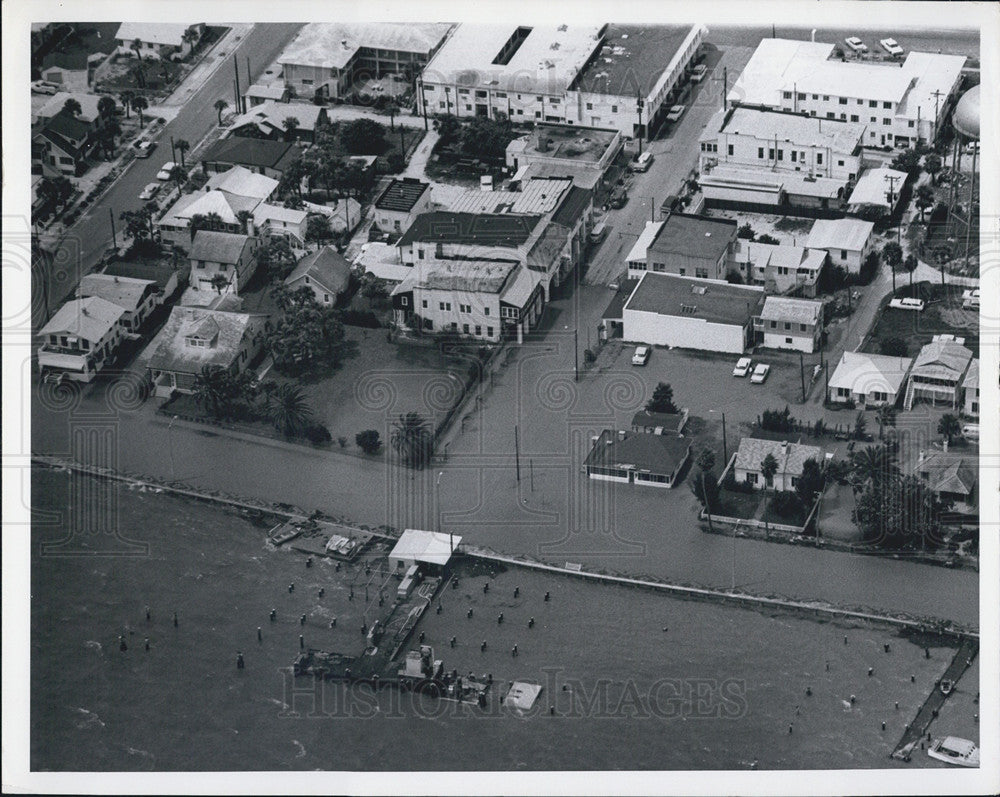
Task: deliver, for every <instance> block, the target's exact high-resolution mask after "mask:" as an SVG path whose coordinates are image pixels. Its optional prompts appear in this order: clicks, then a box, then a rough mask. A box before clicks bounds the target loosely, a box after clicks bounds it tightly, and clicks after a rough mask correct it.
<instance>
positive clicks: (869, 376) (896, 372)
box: [826, 351, 913, 407]
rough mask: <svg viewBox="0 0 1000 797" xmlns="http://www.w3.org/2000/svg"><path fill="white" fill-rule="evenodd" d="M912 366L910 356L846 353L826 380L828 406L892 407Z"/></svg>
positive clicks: (859, 352)
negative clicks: (852, 404) (827, 382)
mask: <svg viewBox="0 0 1000 797" xmlns="http://www.w3.org/2000/svg"><path fill="white" fill-rule="evenodd" d="M912 365H913V358H912V357H890V356H889V355H887V354H866V353H865V352H861V351H845V352H844V353H843V354H842V355H841V356H840V362H838V363H837V367H836V368H835V369H834V371H833V375H832V376H831V377H830V379H829V384H828V389H827V396H826V397H827V400H828V401H829V402H830V403H831V404H850V403H851V402H854V404H855V405H857V406H859V407H881V406H886V405H888V406H890V407H894V406H895V405H896V400H897V398H898V397H899V391H900V390H901V389H902V387H903V384H904V383H905V382H906V377H907V375H908V374H909V373H910V366H912Z"/></svg>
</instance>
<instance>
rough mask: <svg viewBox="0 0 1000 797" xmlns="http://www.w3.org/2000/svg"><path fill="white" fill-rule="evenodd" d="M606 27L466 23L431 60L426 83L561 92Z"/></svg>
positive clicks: (460, 26)
mask: <svg viewBox="0 0 1000 797" xmlns="http://www.w3.org/2000/svg"><path fill="white" fill-rule="evenodd" d="M602 27H603V26H602V25H597V24H579V25H578V24H571V25H567V24H564V25H553V24H551V23H545V24H540V25H534V26H528V25H524V26H517V25H514V24H501V25H497V24H491V25H482V24H475V23H463V24H461V25H459V26H458V27H457V28H455V30H454V31H453V32H452V34H451V36H449V37H448V39H447V40H446V41H445V43H444V44H443V45H442V46H441V49H440V50H438V51H437V53H436V54H435V55H434V57H433V58H432V59H431V60H430V63H428V64H427V67H426V69H425V70H424V73H423V75H424V82H425V83H428V84H432V85H433V84H445V85H451V86H459V87H460V88H461V87H466V88H473V87H477V88H492V89H499V90H501V91H522V92H525V93H534V94H550V95H552V94H555V95H561V94H563V93H565V92H566V91H567V90H568V89H569V88H570V85H571V84H572V83H573V82H574V80H575V79H576V77H577V75H578V74H579V72H580V70H581V69H583V67H584V65H585V64H586V63H587V62H588V61H589V60H590V57H591V55H592V54H593V52H594V51H595V50H596V49H597V47H598V44H599V42H600V31H601V29H602Z"/></svg>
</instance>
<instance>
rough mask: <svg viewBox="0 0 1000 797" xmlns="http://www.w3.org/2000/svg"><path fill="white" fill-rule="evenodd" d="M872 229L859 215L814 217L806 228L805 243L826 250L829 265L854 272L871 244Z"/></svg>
mask: <svg viewBox="0 0 1000 797" xmlns="http://www.w3.org/2000/svg"><path fill="white" fill-rule="evenodd" d="M874 229H875V225H874V224H873V223H872V222H870V221H863V220H861V219H852V218H846V219H817V220H816V223H815V224H813V226H812V230H810V232H809V239H808V240H807V241H806V246H807V247H808V248H809V249H825V250H826V251H827V252H828V253H829V254H830V263H831V264H832V265H834V266H840V267H841V268H844V269H846V270H847V271H849V272H850V273H852V274H857V273H858V272H859V271H861V264H862V263H864V262H865V258H866V257H868V255H869V253H870V252H871V251H872V248H873V246H874V242H873V240H872V232H873V231H874Z"/></svg>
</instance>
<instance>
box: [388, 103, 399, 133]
mask: <svg viewBox="0 0 1000 797" xmlns="http://www.w3.org/2000/svg"><path fill="white" fill-rule="evenodd" d="M385 110H386V112H387V113H388V114H389V129H390V130H395V129H396V114H398V113H399V103H397V102H396V101H395V100H390V101H389V104H388V105H386V106H385Z"/></svg>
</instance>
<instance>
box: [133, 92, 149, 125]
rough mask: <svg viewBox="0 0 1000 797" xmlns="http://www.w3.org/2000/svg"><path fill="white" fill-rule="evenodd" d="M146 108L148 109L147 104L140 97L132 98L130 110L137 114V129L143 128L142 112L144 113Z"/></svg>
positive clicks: (144, 99)
mask: <svg viewBox="0 0 1000 797" xmlns="http://www.w3.org/2000/svg"><path fill="white" fill-rule="evenodd" d="M148 107H149V102H148V101H147V100H146V98H145V97H143V96H142V95H139V96H138V97H134V98H133V99H132V109H133V110H134V111H135V112H136V113H137V114H139V127H140V128H141V127H142V126H143V118H142V112H143V111H145V110H146V109H147V108H148Z"/></svg>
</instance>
